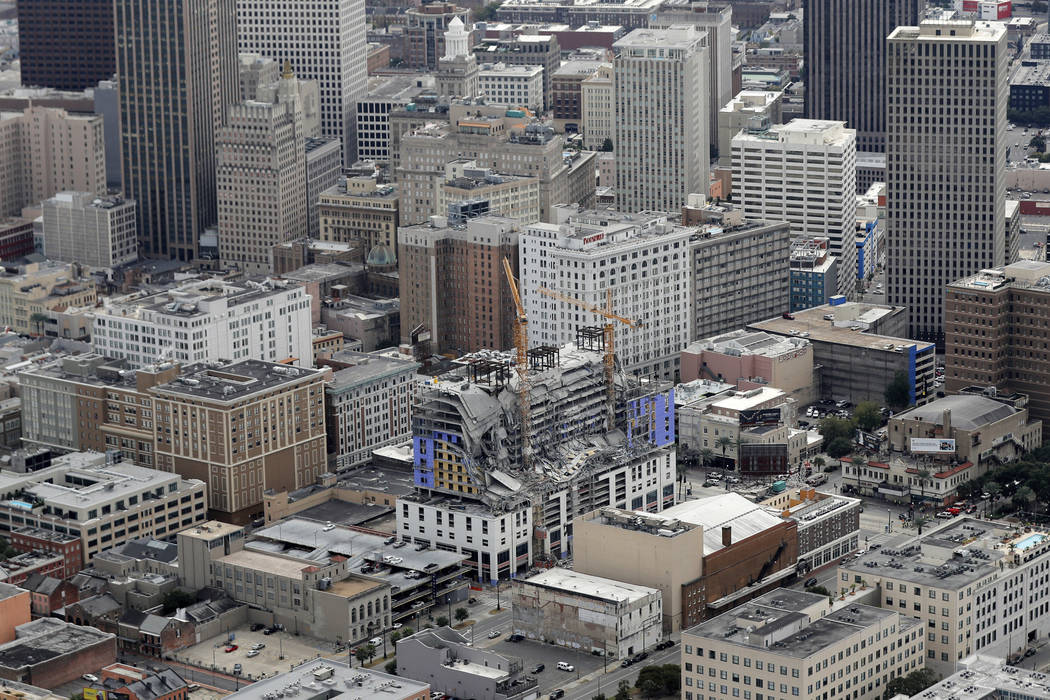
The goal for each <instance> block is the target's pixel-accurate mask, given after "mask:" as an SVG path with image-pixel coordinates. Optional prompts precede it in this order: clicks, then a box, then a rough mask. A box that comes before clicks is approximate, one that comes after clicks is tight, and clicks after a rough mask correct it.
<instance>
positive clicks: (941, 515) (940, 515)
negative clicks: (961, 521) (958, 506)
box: [936, 510, 955, 520]
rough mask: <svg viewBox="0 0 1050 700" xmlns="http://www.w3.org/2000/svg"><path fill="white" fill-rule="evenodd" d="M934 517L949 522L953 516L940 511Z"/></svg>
mask: <svg viewBox="0 0 1050 700" xmlns="http://www.w3.org/2000/svg"><path fill="white" fill-rule="evenodd" d="M936 517H937V519H938V520H951V519H952V518H954V517H955V516H954V515H952V514H951V513H949V512H948V511H946V510H942V511H941V512H940V513H938V514H937V516H936Z"/></svg>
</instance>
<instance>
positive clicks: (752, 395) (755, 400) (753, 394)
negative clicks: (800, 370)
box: [711, 386, 787, 411]
mask: <svg viewBox="0 0 1050 700" xmlns="http://www.w3.org/2000/svg"><path fill="white" fill-rule="evenodd" d="M782 396H787V393H785V392H784V391H783V390H781V389H775V388H773V387H771V386H764V387H761V388H759V389H748V390H747V391H737V392H735V393H733V394H730V395H729V396H727V397H725V398H724V399H719V400H718V401H715V402H714V403H712V404H711V407H712V408H724V409H726V410H729V411H747V410H749V409H751V408H754V407H755V406H758V405H760V404H763V403H766V402H768V401H772V400H773V399H777V398H780V397H782Z"/></svg>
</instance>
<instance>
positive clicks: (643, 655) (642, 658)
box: [631, 651, 649, 663]
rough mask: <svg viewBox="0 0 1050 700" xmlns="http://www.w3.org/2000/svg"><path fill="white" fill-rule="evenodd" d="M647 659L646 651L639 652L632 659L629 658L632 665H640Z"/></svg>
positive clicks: (647, 653)
mask: <svg viewBox="0 0 1050 700" xmlns="http://www.w3.org/2000/svg"><path fill="white" fill-rule="evenodd" d="M648 658H649V652H647V651H640V652H638V653H637V654H635V655H634V656H633V657H631V661H633V662H634V663H640V662H642V661H645V660H646V659H648Z"/></svg>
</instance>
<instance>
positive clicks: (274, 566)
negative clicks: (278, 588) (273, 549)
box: [216, 525, 317, 578]
mask: <svg viewBox="0 0 1050 700" xmlns="http://www.w3.org/2000/svg"><path fill="white" fill-rule="evenodd" d="M314 527H315V528H316V527H317V526H316V525H315V526H314ZM216 561H218V562H220V563H222V564H229V565H230V566H240V567H242V568H245V569H253V570H255V571H266V572H268V573H271V574H275V575H277V576H284V577H285V578H302V573H303V570H304V569H309V568H312V567H313V566H314V565H313V564H309V563H307V562H305V561H296V560H294V559H287V558H285V557H278V556H274V555H272V554H265V553H263V552H255V551H251V550H248V549H242V550H241V551H239V552H232V553H230V554H227V555H226V556H224V557H220V558H219V559H217V560H216Z"/></svg>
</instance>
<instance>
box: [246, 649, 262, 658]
mask: <svg viewBox="0 0 1050 700" xmlns="http://www.w3.org/2000/svg"><path fill="white" fill-rule="evenodd" d="M258 655H259V650H258V649H252V650H251V651H249V652H248V653H247V654H245V656H247V657H248V658H249V659H251V658H254V657H256V656H258Z"/></svg>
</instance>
